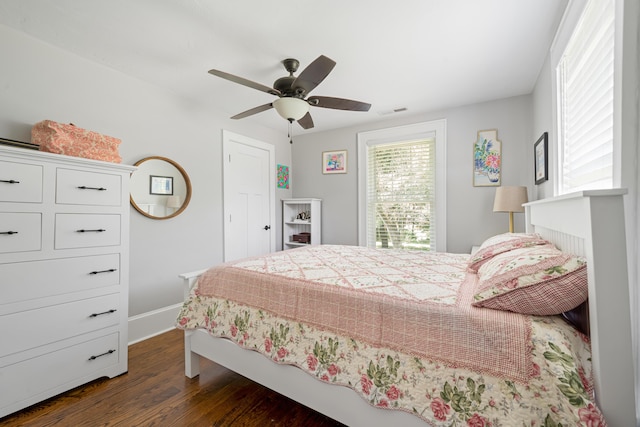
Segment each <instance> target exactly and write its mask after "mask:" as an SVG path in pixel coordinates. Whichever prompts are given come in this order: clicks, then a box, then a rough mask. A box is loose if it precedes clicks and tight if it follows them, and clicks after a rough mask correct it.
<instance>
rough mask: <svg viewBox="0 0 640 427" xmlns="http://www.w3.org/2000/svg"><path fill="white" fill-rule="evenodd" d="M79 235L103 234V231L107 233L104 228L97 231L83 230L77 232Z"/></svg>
mask: <svg viewBox="0 0 640 427" xmlns="http://www.w3.org/2000/svg"><path fill="white" fill-rule="evenodd" d="M76 231H77V232H78V233H102V232H103V231H107V230H105V229H104V228H98V229H96V230H85V229H81V230H76Z"/></svg>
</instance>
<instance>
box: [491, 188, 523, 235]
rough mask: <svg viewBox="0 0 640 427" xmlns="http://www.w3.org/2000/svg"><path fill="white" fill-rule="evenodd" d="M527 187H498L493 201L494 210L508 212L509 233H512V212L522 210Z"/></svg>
mask: <svg viewBox="0 0 640 427" xmlns="http://www.w3.org/2000/svg"><path fill="white" fill-rule="evenodd" d="M528 201H529V200H528V198H527V187H498V188H496V198H495V200H494V201H493V211H494V212H509V233H513V213H514V212H524V207H523V206H522V204H523V203H527V202H528Z"/></svg>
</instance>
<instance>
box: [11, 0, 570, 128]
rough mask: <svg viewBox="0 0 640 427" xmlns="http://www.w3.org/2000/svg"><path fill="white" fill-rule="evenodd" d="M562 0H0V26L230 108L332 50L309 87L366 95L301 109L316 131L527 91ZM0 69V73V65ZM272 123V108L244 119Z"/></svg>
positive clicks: (253, 99) (261, 98) (261, 97)
mask: <svg viewBox="0 0 640 427" xmlns="http://www.w3.org/2000/svg"><path fill="white" fill-rule="evenodd" d="M566 3H567V0H394V1H390V0H386V1H385V0H322V1H319V0H315V1H314V0H288V1H285V0H270V1H266V0H224V1H223V0H108V1H107V0H55V1H52V0H2V1H0V24H5V25H7V26H9V27H12V28H15V29H17V30H20V31H23V32H25V33H28V34H30V35H31V36H33V37H35V38H38V39H42V40H44V41H46V42H47V43H49V44H52V45H55V46H58V47H60V48H62V49H65V50H68V51H71V52H74V53H76V54H78V55H80V56H82V57H85V58H87V59H89V60H92V61H95V62H98V63H101V64H104V65H105V66H107V67H111V68H113V69H116V70H119V71H121V72H122V73H125V74H128V75H130V76H133V77H136V78H138V79H141V80H144V81H147V82H149V83H151V84H154V85H157V86H159V87H162V88H164V89H165V90H168V91H170V92H172V93H174V94H176V95H178V96H180V97H184V98H186V99H187V101H188V102H190V103H195V104H197V105H201V106H202V107H203V108H205V109H210V110H211V111H212V114H214V112H220V111H221V112H222V114H224V115H228V116H232V115H235V114H237V113H240V112H242V111H245V110H248V109H250V108H253V107H255V106H258V105H262V104H265V103H268V102H270V101H272V100H273V99H275V98H274V96H272V95H269V94H266V93H263V92H260V91H257V90H254V89H251V88H248V87H245V86H241V85H238V84H234V83H231V82H229V81H226V80H223V79H221V78H218V77H214V76H212V75H210V74H208V73H207V71H208V70H209V69H211V68H217V69H220V70H223V71H227V72H229V73H231V74H235V75H238V76H241V77H244V78H247V79H249V80H253V81H255V82H258V83H262V84H264V85H266V86H271V85H272V84H273V82H274V81H275V80H276V79H277V78H279V77H282V76H285V75H287V73H286V71H285V70H284V68H283V66H282V64H281V62H280V61H282V60H283V59H285V58H289V57H293V58H296V59H298V60H299V61H300V69H299V71H298V73H299V72H300V71H301V70H302V69H304V67H306V66H307V65H308V64H309V63H310V62H311V61H313V60H314V59H315V58H317V57H318V56H319V55H326V56H328V57H330V58H332V59H333V60H334V61H336V62H337V65H336V67H335V68H334V69H333V71H332V72H331V74H330V75H329V76H328V77H327V78H326V79H325V80H324V81H323V82H322V83H321V84H320V85H319V86H318V87H317V88H316V89H315V90H314V91H313V92H312V95H322V96H336V97H342V98H348V99H355V100H358V101H364V102H368V103H371V104H372V108H371V110H370V111H369V112H367V113H363V112H350V111H336V110H327V109H323V108H314V107H312V109H311V114H312V116H313V119H314V122H315V128H314V129H312V130H307V131H303V130H302V129H301V128H299V127H298V129H296V133H297V132H300V133H302V132H312V131H325V130H329V129H334V128H339V127H344V126H348V125H351V124H357V123H363V122H367V121H376V120H380V119H381V118H385V117H391V116H390V112H391V111H392V110H394V109H397V108H406V109H407V111H406V112H403V113H395V114H415V113H419V112H425V111H434V110H439V109H443V108H450V107H456V106H461V105H467V104H473V103H477V102H482V101H489V100H493V99H500V98H506V97H510V96H516V95H522V94H528V93H531V91H532V89H533V86H534V84H535V81H536V79H537V77H538V73H539V72H540V69H541V67H542V64H543V62H544V60H545V57H546V55H547V52H548V50H549V47H550V45H551V42H552V40H553V34H554V33H555V29H556V27H557V24H558V22H559V20H560V18H561V16H562V13H563V11H564V8H565V6H566ZM0 72H1V71H0ZM242 120H252V121H254V122H255V123H258V124H261V125H264V126H268V127H271V128H274V129H277V130H283V128H284V127H285V126H286V122H285V121H284V119H282V118H280V117H279V116H278V115H277V113H276V112H275V111H274V110H270V111H266V112H262V113H259V114H257V115H254V116H251V117H248V118H244V119H242Z"/></svg>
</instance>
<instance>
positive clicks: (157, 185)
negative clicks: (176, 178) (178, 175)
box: [149, 175, 173, 196]
mask: <svg viewBox="0 0 640 427" xmlns="http://www.w3.org/2000/svg"><path fill="white" fill-rule="evenodd" d="M150 179H151V182H150V185H149V193H151V194H160V195H163V196H171V195H173V177H171V176H155V175H150Z"/></svg>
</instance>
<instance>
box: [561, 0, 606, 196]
mask: <svg viewBox="0 0 640 427" xmlns="http://www.w3.org/2000/svg"><path fill="white" fill-rule="evenodd" d="M614 6H615V2H614V0H589V3H588V4H587V6H586V7H585V9H584V12H583V14H582V16H581V18H580V20H579V22H578V24H577V26H576V28H575V30H574V32H573V34H572V36H571V38H570V40H569V42H568V44H567V47H566V49H565V51H564V54H563V55H562V57H561V59H560V62H559V64H558V91H559V110H558V111H559V117H558V119H559V121H558V124H559V132H558V135H559V144H558V148H559V174H558V178H559V180H558V184H559V185H558V190H559V193H560V194H565V193H569V192H572V191H579V190H588V189H596V188H612V187H613V93H614V92H613V81H614V75H613V69H614V67H613V60H614V24H615V7H614Z"/></svg>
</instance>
